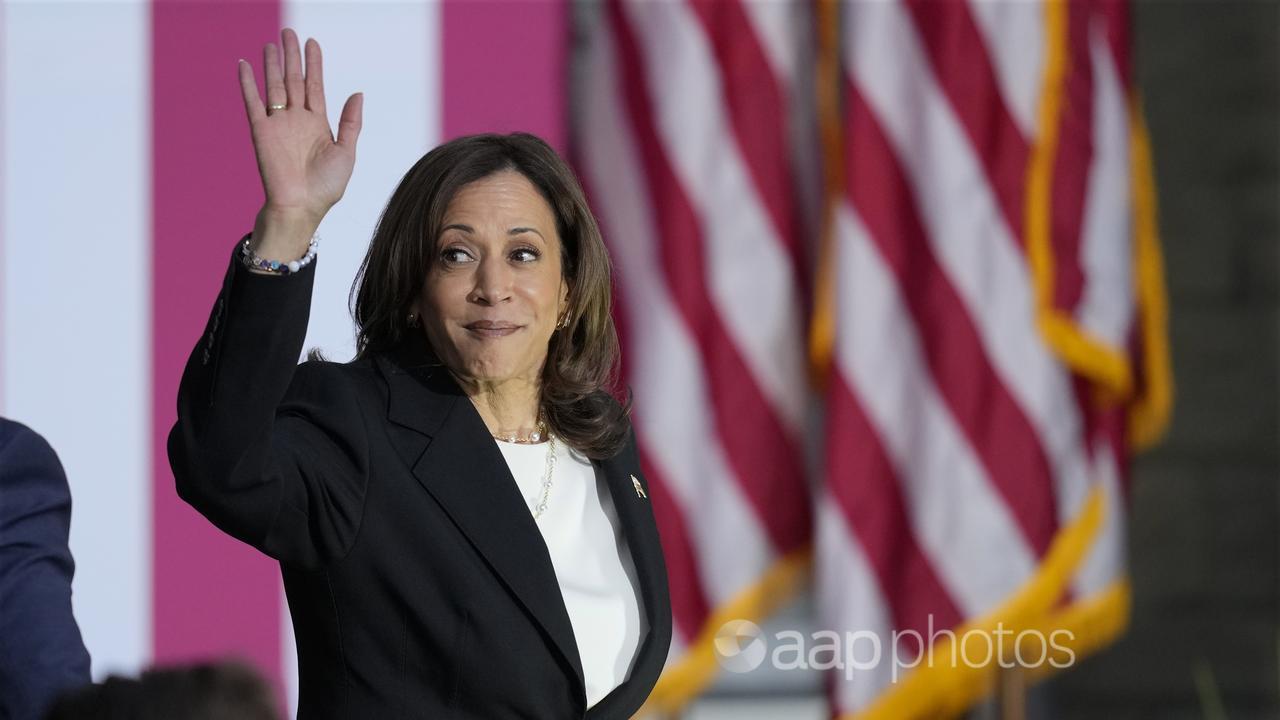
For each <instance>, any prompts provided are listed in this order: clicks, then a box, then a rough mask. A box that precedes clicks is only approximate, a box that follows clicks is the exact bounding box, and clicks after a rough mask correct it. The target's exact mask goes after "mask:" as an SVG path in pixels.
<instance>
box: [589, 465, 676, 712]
mask: <svg viewBox="0 0 1280 720" xmlns="http://www.w3.org/2000/svg"><path fill="white" fill-rule="evenodd" d="M596 464H597V465H598V466H599V467H600V469H601V470H602V471H603V472H604V474H605V478H606V480H607V484H608V486H609V490H610V492H611V493H612V496H613V506H614V509H615V510H616V511H617V514H618V522H619V523H621V525H622V531H623V536H624V537H625V538H626V540H627V547H628V549H629V550H630V552H631V558H632V560H633V561H634V562H635V568H636V576H637V580H638V581H639V583H640V588H639V593H640V596H641V605H642V608H641V612H643V613H644V617H645V620H646V622H645V625H646V627H647V628H648V629H647V631H646V633H645V635H644V637H642V638H640V647H639V648H638V649H637V651H636V658H635V661H634V662H633V663H632V666H631V673H630V675H629V676H628V677H627V680H626V682H624V683H622V684H621V685H619V686H618V687H616V688H614V689H613V691H611V692H610V693H609V694H608V695H606V696H604V697H603V698H602V699H601V700H600V702H598V703H596V704H595V705H593V706H592V707H591V709H590V710H589V712H588V714H587V716H588V717H589V718H593V719H594V718H614V717H618V718H622V717H627V716H629V714H630V711H631V710H632V709H634V708H636V707H639V706H640V704H641V703H643V702H644V699H645V698H646V697H648V695H649V691H650V689H651V688H652V687H653V685H654V683H655V682H657V678H658V675H659V674H660V673H661V672H662V668H663V666H664V665H665V664H666V660H667V648H668V646H669V643H670V637H671V613H670V602H671V601H670V595H669V590H668V587H667V572H666V565H665V563H664V561H663V558H662V543H661V541H660V540H659V537H658V527H657V524H656V523H655V522H654V517H653V511H652V509H651V508H650V506H649V499H648V493H649V485H648V483H646V482H644V481H643V478H644V476H643V475H642V474H641V472H640V466H639V458H638V455H637V454H636V453H635V447H634V445H632V446H631V447H629V448H627V449H626V450H624V451H623V452H621V453H619V454H618V455H615V456H614V457H612V458H608V459H606V460H599V461H596ZM637 484H639V485H640V490H639V491H637V490H636V485H637ZM624 711H625V712H624Z"/></svg>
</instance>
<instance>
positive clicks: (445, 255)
mask: <svg viewBox="0 0 1280 720" xmlns="http://www.w3.org/2000/svg"><path fill="white" fill-rule="evenodd" d="M458 256H462V259H461V260H459V259H458ZM470 257H471V255H470V254H468V253H467V251H466V250H463V249H462V248H457V247H451V248H446V249H445V250H443V251H442V252H441V253H440V259H441V260H443V261H445V262H446V263H456V262H466V260H467V258H470Z"/></svg>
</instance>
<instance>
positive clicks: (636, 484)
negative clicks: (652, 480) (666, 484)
mask: <svg viewBox="0 0 1280 720" xmlns="http://www.w3.org/2000/svg"><path fill="white" fill-rule="evenodd" d="M631 485H632V486H633V487H634V488H635V489H636V497H649V496H648V495H645V494H644V488H642V487H640V481H639V480H637V479H636V476H635V475H632V476H631Z"/></svg>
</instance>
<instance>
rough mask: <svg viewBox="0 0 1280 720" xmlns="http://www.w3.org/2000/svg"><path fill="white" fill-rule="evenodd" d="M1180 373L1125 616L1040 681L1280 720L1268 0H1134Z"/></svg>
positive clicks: (1131, 714)
mask: <svg viewBox="0 0 1280 720" xmlns="http://www.w3.org/2000/svg"><path fill="white" fill-rule="evenodd" d="M1135 13H1136V17H1135V32H1136V38H1135V39H1136V43H1137V48H1136V54H1135V62H1136V63H1137V72H1138V81H1139V83H1140V85H1141V88H1142V91H1143V93H1144V98H1145V103H1146V114H1147V121H1148V124H1149V126H1150V130H1151V136H1152V145H1153V150H1154V155H1155V164H1156V178H1157V182H1158V192H1159V199H1160V224H1161V231H1162V236H1163V247H1164V253H1165V262H1166V265H1167V268H1166V277H1167V280H1168V284H1169V294H1170V304H1171V316H1170V317H1171V323H1172V324H1171V328H1170V335H1171V342H1172V352H1173V365H1174V374H1175V379H1176V383H1177V387H1176V400H1175V402H1176V406H1175V411H1174V419H1173V425H1172V427H1171V428H1170V431H1169V433H1168V435H1167V436H1166V438H1165V440H1164V442H1163V443H1162V444H1161V445H1160V446H1158V447H1157V448H1155V449H1153V450H1152V451H1150V452H1148V453H1147V454H1145V455H1143V456H1141V457H1139V458H1138V460H1137V462H1136V465H1135V477H1134V488H1133V508H1132V525H1131V528H1130V539H1131V552H1132V554H1131V562H1132V577H1133V601H1134V605H1133V620H1132V622H1131V626H1130V629H1129V631H1128V633H1127V634H1126V636H1125V637H1124V638H1123V639H1122V640H1121V641H1120V642H1118V643H1117V644H1116V645H1114V646H1113V647H1111V648H1109V649H1108V650H1106V651H1104V652H1102V653H1099V654H1098V655H1096V656H1094V657H1092V658H1089V659H1087V660H1085V661H1083V662H1081V664H1080V665H1079V666H1078V667H1077V668H1075V669H1074V670H1073V671H1071V672H1068V673H1065V674H1063V675H1061V676H1059V677H1058V678H1055V679H1053V680H1051V681H1049V682H1048V683H1047V688H1045V690H1047V692H1048V694H1049V696H1050V697H1051V698H1052V701H1051V702H1050V703H1049V705H1050V707H1051V708H1054V710H1050V711H1049V712H1048V713H1046V714H1047V715H1048V716H1051V717H1064V718H1076V717H1079V718H1086V717H1088V718H1093V717H1105V718H1182V717H1186V718H1192V717H1195V718H1200V717H1205V718H1215V717H1230V718H1232V719H1233V720H1235V719H1237V718H1255V717H1256V718H1264V717H1266V718H1274V717H1278V716H1280V701H1278V700H1277V697H1278V696H1280V687H1278V685H1277V683H1278V681H1280V667H1278V665H1277V651H1278V649H1280V622H1278V617H1277V598H1278V589H1280V574H1278V572H1277V569H1278V568H1280V557H1278V554H1277V547H1278V545H1280V537H1278V535H1277V527H1278V523H1277V517H1278V515H1280V496H1278V494H1277V485H1278V478H1280V444H1278V442H1280V424H1278V422H1277V407H1278V405H1280V389H1278V388H1277V375H1278V373H1280V358H1277V345H1278V342H1277V341H1278V336H1280V318H1278V317H1277V308H1278V304H1280V292H1278V285H1280V282H1278V281H1280V253H1278V252H1277V250H1278V247H1280V241H1278V238H1280V210H1278V208H1280V3H1277V2H1271V1H1256V2H1211V1H1209V0H1199V1H1196V2H1171V1H1168V0H1147V1H1146V2H1141V3H1138V4H1137V6H1136V8H1135Z"/></svg>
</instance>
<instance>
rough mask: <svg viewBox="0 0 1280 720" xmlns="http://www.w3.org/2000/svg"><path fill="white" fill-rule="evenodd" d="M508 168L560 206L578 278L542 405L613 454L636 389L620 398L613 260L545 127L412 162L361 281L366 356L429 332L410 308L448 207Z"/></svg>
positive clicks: (576, 437)
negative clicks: (542, 131)
mask: <svg viewBox="0 0 1280 720" xmlns="http://www.w3.org/2000/svg"><path fill="white" fill-rule="evenodd" d="M504 170H514V171H516V172H519V173H521V174H522V175H524V176H525V177H526V178H528V179H529V181H530V182H531V183H533V186H534V187H535V188H537V189H538V191H539V192H540V193H541V194H542V197H543V198H544V199H546V201H547V204H548V205H550V206H551V210H552V212H553V213H554V214H555V218H556V232H557V234H558V235H559V236H560V245H561V247H560V257H561V262H562V267H561V270H562V272H563V274H564V277H565V278H566V280H567V282H568V284H569V303H570V305H569V323H568V326H567V327H566V328H565V329H563V330H560V331H557V332H556V333H554V334H553V335H552V336H551V342H550V345H549V346H548V348H547V361H546V364H545V365H544V368H543V372H542V379H541V401H540V402H541V410H542V412H543V414H544V417H545V418H546V421H547V425H548V427H549V429H550V430H551V431H552V432H554V433H556V434H557V435H558V436H559V437H561V438H563V439H564V441H565V442H566V443H568V444H569V445H570V446H572V447H574V448H575V449H577V450H578V451H579V452H581V453H582V454H584V455H586V456H587V457H589V458H593V459H594V458H607V457H612V456H613V455H614V454H616V453H617V452H618V451H619V450H620V449H621V448H622V447H623V445H624V444H625V443H626V440H627V434H628V433H629V431H630V419H629V418H630V414H631V404H632V397H631V393H630V391H629V390H628V391H627V393H626V398H625V402H620V401H619V400H616V399H615V398H614V390H615V388H616V386H617V383H618V372H619V362H620V360H619V348H618V333H617V329H616V328H615V327H614V324H613V315H612V303H613V299H612V298H613V295H612V264H611V263H610V260H609V253H608V251H607V249H606V248H605V244H604V239H603V238H602V237H601V235H600V228H599V226H598V225H597V224H596V220H595V217H594V216H593V215H592V214H591V210H590V208H589V207H588V206H587V200H586V196H585V194H584V193H583V191H582V187H581V186H580V185H579V184H578V180H577V178H576V177H575V176H574V174H573V171H572V170H570V169H569V166H568V165H567V164H566V163H565V162H564V160H562V159H561V158H560V156H559V155H557V154H556V152H555V150H553V149H552V148H551V146H550V145H548V144H547V143H546V142H544V141H543V140H542V139H541V138H539V137H537V136H535V135H531V134H529V133H522V132H517V133H511V134H508V135H501V134H495V133H485V134H480V135H468V136H465V137H460V138H457V139H455V140H451V141H449V142H447V143H445V144H443V145H440V146H439V147H437V148H435V149H433V150H431V151H430V152H428V153H427V154H426V155H424V156H423V157H422V159H420V160H418V162H417V163H415V164H414V166H413V167H411V168H409V171H408V172H407V173H405V176H404V178H402V179H401V180H400V184H399V185H398V186H397V187H396V189H395V192H394V193H392V195H391V199H390V201H388V202H387V207H386V208H385V209H384V210H383V212H382V216H381V217H380V218H379V219H378V225H377V228H376V229H375V230H374V234H373V240H372V241H371V242H370V243H369V251H368V252H367V253H366V254H365V257H364V261H363V262H362V263H361V265H360V271H359V272H358V273H357V274H356V279H355V282H354V283H353V285H352V287H351V299H352V316H353V318H354V319H355V323H356V358H357V359H360V358H363V357H365V356H368V355H371V354H374V353H381V352H389V351H391V350H392V349H394V348H396V347H398V346H400V345H401V344H402V343H404V342H405V341H406V340H411V339H417V337H415V335H416V336H423V333H422V332H421V330H416V329H411V328H409V327H408V323H407V316H408V313H409V306H410V304H411V303H412V302H413V301H414V299H415V298H417V297H418V295H419V294H420V292H421V290H422V283H423V282H425V280H426V278H427V274H428V271H429V270H430V269H431V265H432V263H435V262H437V261H438V257H437V255H438V253H437V252H436V243H437V242H438V241H439V238H440V234H441V229H442V226H443V224H444V214H445V210H446V209H447V208H448V207H449V202H450V201H451V200H453V197H454V196H455V195H456V194H457V193H458V191H459V190H461V189H462V188H463V187H464V186H465V185H467V184H468V183H471V182H474V181H476V180H480V179H481V178H485V177H488V176H490V175H492V174H494V173H497V172H502V171H504ZM424 339H425V338H424ZM427 349H428V353H429V354H430V355H431V356H432V357H431V358H430V359H429V362H430V363H434V364H436V365H440V364H441V363H440V360H439V358H440V354H439V353H438V352H437V351H436V350H435V349H434V348H431V347H430V344H429V343H428V344H427Z"/></svg>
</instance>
